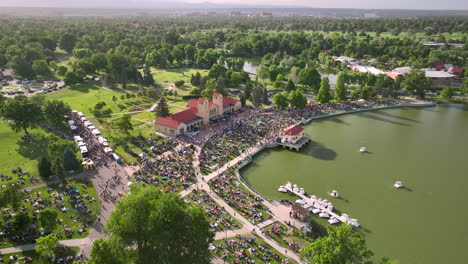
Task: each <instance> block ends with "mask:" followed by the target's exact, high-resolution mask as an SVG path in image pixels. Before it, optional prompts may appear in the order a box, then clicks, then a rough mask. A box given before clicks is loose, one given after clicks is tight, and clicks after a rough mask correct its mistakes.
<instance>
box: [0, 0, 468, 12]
mask: <svg viewBox="0 0 468 264" xmlns="http://www.w3.org/2000/svg"><path fill="white" fill-rule="evenodd" d="M183 2H190V3H216V4H240V5H281V6H307V7H317V8H363V9H380V8H381V9H384V8H385V9H445V10H448V9H450V10H467V9H468V0H385V1H384V0H257V1H252V0H0V6H41V7H129V8H139V7H140V8H148V7H154V8H158V7H162V6H180V7H183ZM177 3H180V4H177Z"/></svg>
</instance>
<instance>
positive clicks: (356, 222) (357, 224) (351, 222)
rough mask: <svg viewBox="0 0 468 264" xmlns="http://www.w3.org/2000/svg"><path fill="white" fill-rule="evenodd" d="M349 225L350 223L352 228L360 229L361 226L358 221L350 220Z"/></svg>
mask: <svg viewBox="0 0 468 264" xmlns="http://www.w3.org/2000/svg"><path fill="white" fill-rule="evenodd" d="M348 223H350V224H351V225H352V226H355V227H359V226H360V224H359V223H358V221H357V219H350V220H348Z"/></svg>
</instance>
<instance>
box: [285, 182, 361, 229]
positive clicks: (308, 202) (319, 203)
mask: <svg viewBox="0 0 468 264" xmlns="http://www.w3.org/2000/svg"><path fill="white" fill-rule="evenodd" d="M281 187H284V188H285V189H286V190H288V191H289V192H291V193H293V194H295V195H297V196H299V197H300V198H301V199H302V200H303V201H304V203H305V204H304V205H303V206H304V208H306V209H308V210H310V208H318V209H320V210H321V211H322V212H325V213H327V214H329V215H330V217H334V218H336V219H338V220H339V221H340V222H342V223H349V224H351V225H353V226H355V227H359V223H358V222H357V220H356V219H351V218H349V216H347V215H346V214H342V215H338V214H336V213H334V212H333V205H332V206H331V207H332V208H331V209H329V208H327V207H325V206H324V205H323V200H319V199H318V198H317V199H312V198H309V197H307V196H305V195H304V194H303V193H301V191H300V188H298V187H297V186H295V185H292V184H291V183H287V184H286V185H284V186H281ZM330 204H331V203H330ZM328 207H330V206H328Z"/></svg>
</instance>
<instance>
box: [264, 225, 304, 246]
mask: <svg viewBox="0 0 468 264" xmlns="http://www.w3.org/2000/svg"><path fill="white" fill-rule="evenodd" d="M285 228H287V227H285V226H283V227H282V226H281V225H280V224H277V223H273V224H271V225H270V226H267V227H265V228H264V229H263V230H262V232H263V233H265V234H266V235H268V236H270V237H271V238H273V239H275V240H277V241H278V239H281V240H282V241H283V243H285V244H287V245H288V247H289V249H290V250H292V251H294V252H299V251H300V248H299V245H298V244H297V243H295V242H287V241H286V239H285V238H284V236H285V235H286V230H283V229H285ZM278 242H279V241H278Z"/></svg>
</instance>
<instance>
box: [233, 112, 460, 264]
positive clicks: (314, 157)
mask: <svg viewBox="0 0 468 264" xmlns="http://www.w3.org/2000/svg"><path fill="white" fill-rule="evenodd" d="M305 132H307V133H308V134H309V135H311V137H312V140H313V141H312V142H311V143H309V145H307V147H305V148H304V149H302V151H300V152H293V151H290V150H283V149H281V148H274V149H267V150H265V151H263V152H261V153H259V154H258V155H257V156H256V157H255V159H254V161H253V162H252V163H251V164H249V165H248V166H246V167H245V168H244V169H242V170H241V175H242V176H243V177H244V179H245V180H246V182H247V183H248V184H249V185H250V186H252V187H253V188H254V189H255V190H256V191H257V192H259V193H260V194H262V195H263V196H264V197H266V198H268V199H284V198H285V199H289V200H293V201H295V200H296V198H295V197H292V196H290V195H288V194H283V193H279V192H278V191H277V189H278V187H279V186H280V185H284V184H285V183H286V182H287V181H290V182H292V183H297V184H298V185H299V186H300V187H303V188H304V189H305V191H306V192H307V193H308V194H315V195H317V196H318V197H321V198H326V199H328V200H330V201H332V202H333V204H334V206H335V208H336V209H338V210H340V211H341V212H344V213H347V214H349V215H350V216H351V217H352V218H357V219H358V220H359V223H360V224H361V230H363V231H364V232H365V234H366V240H367V243H368V246H369V248H370V249H371V250H373V251H374V252H375V255H376V259H380V258H381V257H389V258H391V259H398V260H400V263H415V264H416V263H424V264H431V263H434V264H435V263H467V260H468V250H466V248H467V242H468V224H467V220H468V206H467V205H468V107H467V106H461V105H443V106H437V107H429V108H396V109H388V110H378V111H369V112H361V113H357V114H348V115H342V116H337V117H330V118H326V119H321V120H315V121H312V123H310V124H309V125H307V126H305ZM361 146H366V147H367V149H368V151H369V152H370V153H368V154H363V153H359V148H360V147H361ZM397 180H400V181H402V182H403V184H404V185H405V186H406V187H408V189H407V190H403V189H395V188H393V184H394V183H395V181H397ZM332 189H336V190H337V191H338V192H339V193H340V195H341V196H342V198H343V199H342V200H338V199H335V198H332V197H330V196H329V195H327V193H328V192H329V191H330V190H332ZM314 219H315V220H317V219H318V218H317V217H314ZM318 222H319V223H320V224H322V225H327V224H328V223H327V222H326V221H325V220H323V219H319V220H318Z"/></svg>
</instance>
